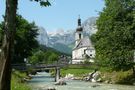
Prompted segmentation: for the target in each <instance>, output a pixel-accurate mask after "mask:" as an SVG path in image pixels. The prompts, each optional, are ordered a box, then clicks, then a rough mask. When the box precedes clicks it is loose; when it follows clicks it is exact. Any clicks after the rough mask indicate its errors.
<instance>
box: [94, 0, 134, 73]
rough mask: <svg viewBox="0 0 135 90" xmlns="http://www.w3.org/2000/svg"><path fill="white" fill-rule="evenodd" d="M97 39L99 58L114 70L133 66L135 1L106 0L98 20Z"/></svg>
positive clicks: (96, 45) (95, 39)
mask: <svg viewBox="0 0 135 90" xmlns="http://www.w3.org/2000/svg"><path fill="white" fill-rule="evenodd" d="M97 28H98V32H97V33H96V34H95V35H94V36H92V38H93V39H94V41H95V48H96V58H97V60H98V61H99V62H100V63H101V62H102V63H103V64H105V65H107V66H108V67H111V68H112V69H114V70H128V69H130V68H132V67H133V52H134V51H133V50H134V49H135V1H134V0H105V8H104V9H103V11H102V12H101V13H100V17H99V18H98V20H97Z"/></svg>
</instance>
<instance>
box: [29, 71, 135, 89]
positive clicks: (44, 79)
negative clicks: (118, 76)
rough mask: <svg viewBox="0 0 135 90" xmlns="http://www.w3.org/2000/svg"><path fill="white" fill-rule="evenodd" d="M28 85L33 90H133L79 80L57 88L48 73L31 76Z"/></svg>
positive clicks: (126, 86) (133, 87)
mask: <svg viewBox="0 0 135 90" xmlns="http://www.w3.org/2000/svg"><path fill="white" fill-rule="evenodd" d="M32 77H33V79H31V80H30V81H29V82H28V83H29V85H31V86H32V88H33V90H46V89H45V88H49V87H53V88H55V89H56V90H135V86H130V85H112V84H101V83H90V82H85V81H79V80H69V81H66V82H67V85H63V86H57V85H54V84H55V82H54V78H53V77H51V76H50V74H49V73H46V72H40V73H38V74H37V75H35V76H32Z"/></svg>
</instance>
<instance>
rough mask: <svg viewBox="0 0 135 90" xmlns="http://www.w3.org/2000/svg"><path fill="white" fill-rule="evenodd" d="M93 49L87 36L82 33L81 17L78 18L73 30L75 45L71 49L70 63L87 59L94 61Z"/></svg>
mask: <svg viewBox="0 0 135 90" xmlns="http://www.w3.org/2000/svg"><path fill="white" fill-rule="evenodd" d="M94 57H95V49H94V47H93V45H92V43H91V40H90V39H89V37H88V36H84V35H83V28H82V26H81V19H80V18H79V19H78V27H77V29H76V32H75V47H74V48H73V50H72V64H80V63H82V62H84V61H85V60H86V58H87V59H88V61H89V62H94V59H93V58H94Z"/></svg>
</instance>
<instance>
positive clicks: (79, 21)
mask: <svg viewBox="0 0 135 90" xmlns="http://www.w3.org/2000/svg"><path fill="white" fill-rule="evenodd" d="M78 26H81V19H80V15H79V18H78Z"/></svg>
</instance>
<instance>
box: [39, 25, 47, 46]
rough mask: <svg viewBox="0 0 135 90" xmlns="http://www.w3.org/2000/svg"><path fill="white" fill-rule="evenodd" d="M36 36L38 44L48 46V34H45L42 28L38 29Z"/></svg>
mask: <svg viewBox="0 0 135 90" xmlns="http://www.w3.org/2000/svg"><path fill="white" fill-rule="evenodd" d="M38 29H39V30H38V34H39V35H38V36H37V40H38V42H39V44H42V45H45V46H48V43H49V37H48V34H47V32H46V30H45V29H44V28H43V27H38Z"/></svg>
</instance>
